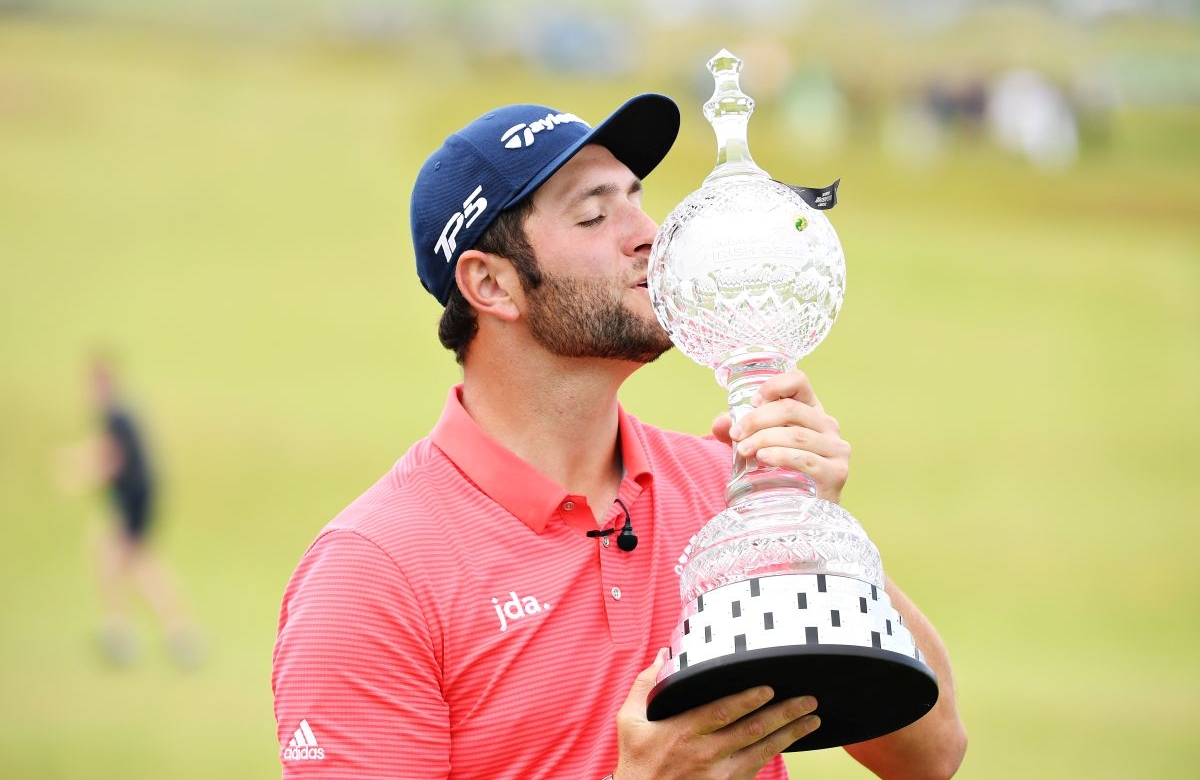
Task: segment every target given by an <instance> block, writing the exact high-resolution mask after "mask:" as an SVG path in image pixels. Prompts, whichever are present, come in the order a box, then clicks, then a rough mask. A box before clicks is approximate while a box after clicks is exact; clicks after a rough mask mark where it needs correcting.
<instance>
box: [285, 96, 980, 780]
mask: <svg viewBox="0 0 1200 780" xmlns="http://www.w3.org/2000/svg"><path fill="white" fill-rule="evenodd" d="M678 125H679V112H678V109H677V108H676V107H675V104H674V103H672V102H671V101H670V100H669V99H668V98H665V97H663V96H660V95H642V96H639V97H636V98H633V99H632V100H630V101H629V102H627V103H626V104H625V105H623V106H622V107H621V108H620V109H618V110H617V111H616V112H615V113H614V114H613V115H612V116H611V117H609V118H608V119H607V120H606V121H605V122H603V123H602V124H600V125H599V126H597V127H596V128H595V129H594V130H592V129H590V128H589V127H588V126H587V125H586V124H584V123H583V122H582V121H581V120H580V119H579V118H578V117H576V116H574V115H572V114H563V113H559V112H556V111H555V110H553V109H549V108H546V107H544V106H531V105H517V106H507V107H504V108H500V109H497V110H495V111H494V112H492V113H489V114H487V115H484V116H482V117H480V118H479V119H477V120H476V121H474V122H472V123H471V124H470V125H468V126H467V127H466V128H464V129H463V130H461V131H459V132H458V133H455V134H454V135H452V136H450V137H449V138H448V139H447V140H446V142H445V143H444V145H443V146H442V148H441V149H439V150H438V151H437V152H435V153H434V154H433V155H432V156H431V157H430V158H429V160H428V161H427V162H426V164H425V165H424V167H423V168H422V170H421V172H420V173H419V175H418V177H417V181H416V184H415V186H414V189H413V195H412V232H413V241H414V249H415V252H416V257H417V271H418V275H419V276H420V279H421V282H422V284H423V285H424V287H425V289H426V290H428V291H429V292H430V293H432V294H433V295H434V296H435V297H436V298H437V299H438V301H439V302H441V303H442V304H443V305H444V306H445V307H446V308H445V312H444V315H443V318H442V321H441V323H440V326H439V336H440V338H441V340H442V343H443V344H444V345H445V346H446V347H447V348H449V349H452V350H454V352H455V355H456V357H457V359H458V360H459V362H460V363H461V364H462V366H463V382H462V384H461V385H459V386H457V387H455V388H453V389H452V390H451V391H450V393H449V397H448V398H447V401H446V406H445V409H444V411H443V413H442V416H441V419H440V420H439V421H438V423H437V425H436V426H435V427H434V429H433V430H432V432H431V433H430V435H429V436H428V437H427V438H425V439H422V440H421V441H419V442H417V443H416V444H415V445H414V446H413V447H412V449H410V450H409V452H408V453H407V454H406V455H405V456H404V458H402V459H401V460H400V462H399V463H397V464H396V466H395V467H394V468H393V469H392V471H391V472H389V473H388V474H387V475H385V476H384V477H383V479H381V480H380V481H379V482H378V483H376V484H375V485H374V486H373V487H372V488H370V489H369V490H368V491H367V492H366V493H365V494H364V495H363V496H362V497H360V498H359V499H358V500H356V501H355V502H354V503H353V504H351V505H350V507H348V508H347V509H346V510H345V511H343V512H342V514H340V515H339V516H338V517H337V518H335V519H334V521H333V522H332V523H330V524H329V525H328V526H327V527H326V528H325V530H324V531H322V533H321V534H320V535H319V536H318V538H317V540H316V541H315V542H314V543H313V545H312V546H311V547H310V548H309V550H308V551H307V552H306V553H305V555H304V557H303V559H302V560H301V562H300V564H299V566H298V567H297V569H296V571H295V573H294V574H293V576H292V579H291V581H290V582H289V584H288V587H287V590H286V592H285V594H284V599H283V606H282V609H281V614H280V621H279V636H278V640H277V644H276V649H275V664H274V674H273V687H274V691H275V713H276V718H277V720H278V736H279V738H280V743H281V758H282V761H283V770H284V775H285V776H287V777H307V776H312V777H355V778H372V777H400V778H483V777H488V778H526V779H527V778H541V777H546V778H549V777H554V778H559V777H561V778H585V779H587V780H599V779H600V778H601V777H603V776H605V775H613V776H615V778H616V780H650V778H654V779H655V780H666V779H667V778H750V777H755V776H758V777H760V778H781V777H785V776H786V771H785V769H784V766H783V762H782V759H781V758H780V757H779V755H778V754H779V752H780V751H781V750H782V749H784V748H785V747H787V746H788V745H789V744H791V743H792V742H794V741H795V740H797V739H800V738H803V737H804V736H805V735H806V734H808V733H810V732H811V731H812V730H813V729H815V728H818V727H819V709H818V707H819V703H818V702H816V701H814V700H813V699H812V697H799V698H796V699H792V700H786V701H781V702H773V703H768V701H769V700H770V698H771V691H770V690H769V689H767V688H765V687H760V688H755V689H751V690H748V691H745V692H742V693H739V694H736V695H733V696H729V697H727V698H724V699H721V700H719V701H717V702H714V703H713V704H711V705H706V706H702V707H697V708H696V709H694V710H691V711H688V712H685V713H682V714H680V715H677V716H675V717H672V718H668V719H666V720H662V721H657V722H650V721H648V720H647V718H646V697H647V694H648V692H649V690H650V688H651V687H652V686H653V683H654V678H655V675H656V673H657V671H658V670H659V668H661V664H662V662H663V656H662V654H661V653H660V652H659V649H660V648H661V647H662V646H663V645H665V644H666V643H667V642H668V641H669V637H670V633H671V630H672V628H673V627H674V624H675V622H676V620H677V619H678V614H679V608H680V603H679V594H678V578H677V576H676V574H675V571H674V566H675V564H676V562H677V560H678V557H679V555H680V553H681V552H682V551H683V549H684V548H685V547H686V545H687V543H688V541H689V539H690V538H691V536H692V535H693V534H694V533H695V532H696V530H697V529H698V528H699V526H700V525H701V524H702V523H703V522H704V521H706V520H707V519H708V518H710V517H712V516H713V515H714V514H716V513H717V511H719V510H720V509H722V508H723V503H722V495H723V488H724V484H725V481H726V480H727V478H728V475H729V467H730V458H731V454H730V448H729V447H730V444H731V442H736V446H738V447H739V449H741V451H743V452H744V453H746V454H755V455H756V456H757V457H758V459H759V460H760V461H763V462H765V463H768V464H771V465H779V466H784V467H788V468H796V469H798V470H801V471H804V472H805V473H807V474H809V475H810V476H811V477H812V478H813V480H814V482H815V484H816V486H817V489H818V493H819V494H820V495H821V496H822V497H824V498H829V499H831V500H837V498H838V497H839V495H840V492H841V489H842V486H843V484H844V483H845V480H846V474H847V464H848V459H849V445H847V444H846V443H845V442H844V441H842V439H841V437H840V435H839V434H838V429H837V425H836V422H835V421H834V420H833V418H832V417H830V416H829V415H827V414H826V413H825V412H824V410H823V408H822V407H821V405H820V402H819V401H818V400H817V397H816V396H815V394H814V393H813V391H812V387H811V386H810V384H809V382H808V379H807V378H806V377H805V376H804V374H802V373H800V372H792V373H789V374H785V375H782V376H779V377H776V378H774V379H772V380H770V381H769V382H767V383H766V384H765V385H764V386H763V388H762V391H761V396H762V397H761V401H762V402H761V404H759V405H758V408H756V409H755V410H754V411H753V412H751V413H749V414H748V415H747V416H746V417H745V418H744V420H742V421H741V423H740V425H739V426H737V427H736V428H732V426H731V423H730V420H729V418H728V416H727V415H723V416H721V417H719V418H718V419H717V421H716V422H715V423H714V426H713V428H714V430H713V433H714V436H713V437H708V438H698V437H694V436H688V435H684V434H679V433H672V432H667V431H663V430H660V429H657V428H654V427H653V426H650V425H646V424H644V423H642V422H640V421H638V420H636V419H635V418H633V417H632V416H630V415H628V414H626V413H625V412H624V410H622V409H621V407H620V405H619V404H618V402H617V391H618V389H619V388H620V386H621V384H622V382H624V380H625V379H626V378H628V377H629V376H630V375H631V374H632V373H633V372H634V371H635V370H637V368H639V367H640V366H641V365H643V364H645V363H648V362H650V361H652V360H654V359H655V358H657V357H658V356H659V355H660V354H662V353H663V352H664V351H666V350H667V349H668V348H669V347H670V342H669V340H668V339H667V337H666V335H665V334H664V332H663V330H662V328H661V327H660V326H659V324H658V323H657V321H656V320H655V317H654V314H653V311H652V308H651V305H650V300H649V295H648V292H647V290H646V266H647V261H648V257H649V251H650V245H651V242H652V241H653V239H654V235H655V232H656V229H657V228H656V225H655V224H654V222H653V220H651V219H650V218H649V217H648V216H647V215H646V214H645V212H643V211H642V208H641V191H642V184H641V179H642V178H643V177H645V176H646V175H647V174H649V173H650V171H651V170H652V169H653V168H654V167H655V166H656V165H657V164H658V163H659V161H660V160H661V159H662V158H663V157H664V156H665V155H666V153H667V151H668V150H669V148H670V147H671V145H672V143H673V142H674V139H675V135H676V133H677V131H678ZM633 529H636V533H633ZM617 532H621V533H623V534H625V539H626V540H628V538H629V536H631V535H633V536H636V537H637V540H638V541H637V543H636V545H633V544H630V543H628V541H626V542H625V543H614V540H618V539H620V538H621V537H620V536H619V535H618V534H617ZM889 592H890V593H891V594H892V599H893V602H894V603H895V604H896V605H897V607H898V608H899V609H900V611H901V612H902V613H903V614H904V617H905V620H906V623H907V624H908V625H909V626H910V628H911V630H912V632H913V634H914V636H915V637H916V638H917V641H918V643H919V644H920V646H921V648H922V650H923V651H924V652H925V654H926V657H927V659H928V660H929V662H930V664H931V665H932V666H933V668H934V669H935V671H936V672H937V674H938V676H939V679H940V682H941V691H942V693H941V700H940V701H939V703H938V705H937V706H936V707H935V708H934V710H932V711H931V712H930V713H929V714H928V715H927V716H926V717H925V718H923V719H922V720H921V721H919V722H918V723H916V724H913V725H912V726H909V727H908V728H906V729H903V730H901V731H900V732H896V733H895V734H892V735H888V736H887V737H883V738H880V739H878V740H873V741H872V742H868V743H863V744H861V745H857V746H853V747H851V748H848V749H849V750H850V752H851V753H852V754H853V755H854V756H855V757H856V758H858V759H859V760H860V761H862V762H863V763H864V764H866V765H867V766H868V767H870V768H872V769H873V770H874V771H876V772H878V773H880V774H882V775H884V776H889V777H941V776H949V775H951V774H953V772H954V771H955V769H956V768H957V766H958V763H959V761H960V760H961V757H962V753H963V750H964V749H965V741H964V740H965V737H964V736H963V731H962V727H961V724H960V723H959V720H958V716H957V712H956V709H955V704H954V689H953V682H952V678H951V675H950V668H949V662H948V660H947V659H946V655H945V651H944V649H943V648H942V646H941V643H940V641H939V640H938V638H937V636H936V634H935V633H934V631H933V629H932V627H931V626H929V624H928V623H927V622H926V621H925V620H924V618H923V617H922V616H921V615H920V613H919V612H918V611H917V610H916V608H915V607H914V606H913V605H912V604H911V603H910V602H909V601H908V600H907V599H905V598H904V597H903V595H902V594H901V593H900V592H899V591H898V590H896V589H895V588H894V587H890V588H889ZM814 711H816V712H817V714H816V715H814V714H813V713H814Z"/></svg>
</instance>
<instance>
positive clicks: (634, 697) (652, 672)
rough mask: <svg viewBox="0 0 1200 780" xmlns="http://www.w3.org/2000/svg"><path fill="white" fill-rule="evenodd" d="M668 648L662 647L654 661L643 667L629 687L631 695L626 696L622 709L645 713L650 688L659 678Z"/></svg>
mask: <svg viewBox="0 0 1200 780" xmlns="http://www.w3.org/2000/svg"><path fill="white" fill-rule="evenodd" d="M666 659H667V649H666V648H665V647H664V648H660V649H659V651H658V655H656V656H655V657H654V663H652V664H650V665H649V666H647V667H646V668H645V669H643V670H642V671H641V672H640V673H639V674H638V676H637V677H636V678H634V680H633V687H632V688H630V689H629V695H628V696H626V697H625V704H624V705H622V707H621V709H626V708H630V709H634V710H636V711H638V712H641V713H642V715H643V716H644V715H645V712H646V699H648V698H649V697H650V689H652V688H653V687H654V684H655V682H656V681H657V680H658V673H659V671H660V670H661V669H662V667H663V664H664V663H666Z"/></svg>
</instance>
